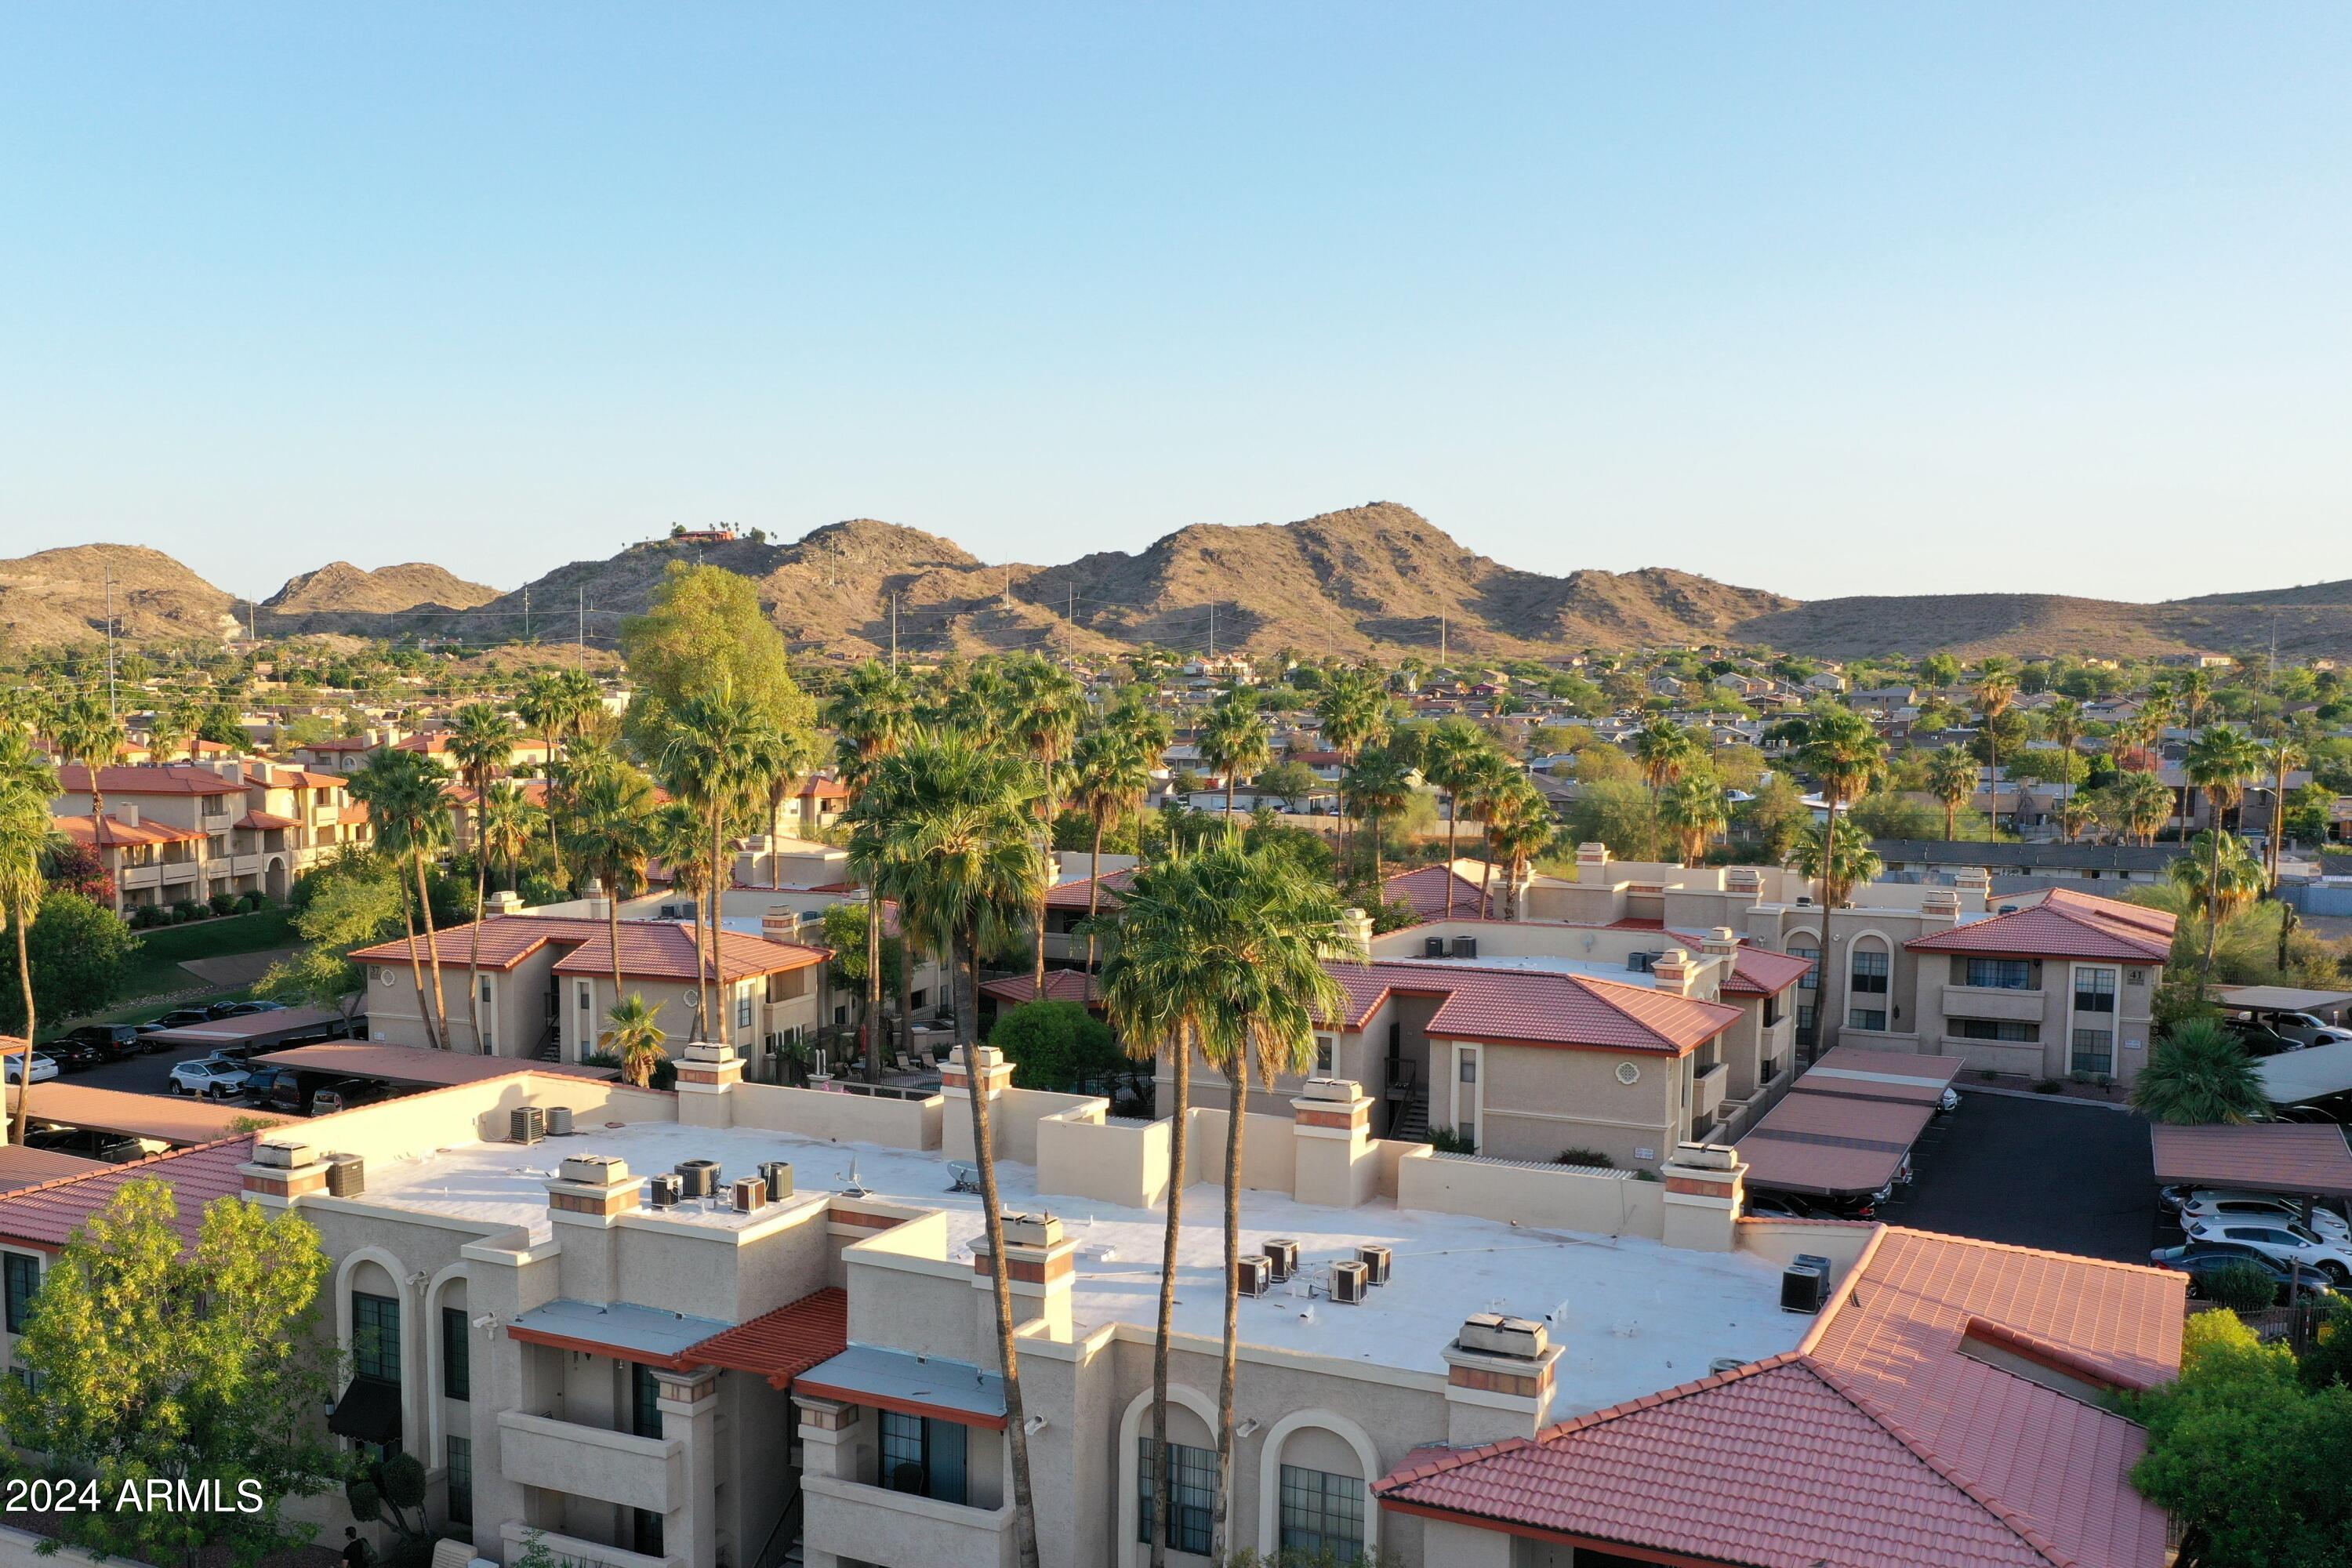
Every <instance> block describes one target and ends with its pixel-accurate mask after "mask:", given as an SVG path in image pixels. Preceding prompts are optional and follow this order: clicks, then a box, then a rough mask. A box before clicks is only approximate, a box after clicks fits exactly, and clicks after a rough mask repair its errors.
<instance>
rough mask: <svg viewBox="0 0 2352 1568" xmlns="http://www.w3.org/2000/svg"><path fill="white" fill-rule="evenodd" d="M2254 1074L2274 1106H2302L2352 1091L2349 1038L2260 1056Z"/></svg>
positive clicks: (2351, 1041) (2351, 1046) (2351, 1052)
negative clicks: (2330, 1044) (2323, 1044)
mask: <svg viewBox="0 0 2352 1568" xmlns="http://www.w3.org/2000/svg"><path fill="white" fill-rule="evenodd" d="M2254 1073H2255V1076H2256V1077H2258V1078H2260V1079H2262V1080H2263V1094H2264V1095H2266V1096H2267V1097H2269V1100H2270V1102H2271V1103H2272V1104H2273V1105H2303V1104H2305V1103H2307V1102H2309V1101H2311V1100H2326V1098H2327V1097H2328V1096H2329V1095H2332V1094H2344V1093H2346V1092H2347V1091H2352V1040H2343V1041H2338V1042H2337V1043H2336V1044H2335V1045H2332V1046H2306V1047H2304V1048H2303V1049H2302V1050H2299V1051H2281V1052H2279V1053H2278V1055H2276V1056H2274V1057H2262V1058H2257V1059H2256V1061H2255V1062H2254Z"/></svg>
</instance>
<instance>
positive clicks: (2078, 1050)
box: [2074, 1029, 2116, 1072]
mask: <svg viewBox="0 0 2352 1568" xmlns="http://www.w3.org/2000/svg"><path fill="white" fill-rule="evenodd" d="M2074 1070H2075V1071H2076V1072H2113V1071H2115V1070H2116V1037H2115V1031H2114V1030H2112V1029H2077V1030H2075V1031H2074Z"/></svg>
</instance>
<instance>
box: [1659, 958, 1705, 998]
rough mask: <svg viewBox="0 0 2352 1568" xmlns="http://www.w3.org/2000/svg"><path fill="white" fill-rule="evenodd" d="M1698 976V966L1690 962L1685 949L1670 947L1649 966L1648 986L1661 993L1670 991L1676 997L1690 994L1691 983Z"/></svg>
mask: <svg viewBox="0 0 2352 1568" xmlns="http://www.w3.org/2000/svg"><path fill="white" fill-rule="evenodd" d="M1697 976H1698V966H1697V965H1696V964H1695V963H1692V962H1691V957H1690V952H1689V950H1688V949H1686V948H1680V947H1670V948H1668V949H1666V951H1665V952H1662V953H1660V954H1659V955H1658V961H1657V962H1656V963H1654V964H1652V965H1651V966H1650V984H1653V985H1654V986H1655V987H1656V988H1657V989H1659V990H1661V991H1671V992H1673V993H1674V994H1675V995H1677V996H1687V995H1689V994H1691V982H1692V981H1693V980H1695V979H1696V978H1697Z"/></svg>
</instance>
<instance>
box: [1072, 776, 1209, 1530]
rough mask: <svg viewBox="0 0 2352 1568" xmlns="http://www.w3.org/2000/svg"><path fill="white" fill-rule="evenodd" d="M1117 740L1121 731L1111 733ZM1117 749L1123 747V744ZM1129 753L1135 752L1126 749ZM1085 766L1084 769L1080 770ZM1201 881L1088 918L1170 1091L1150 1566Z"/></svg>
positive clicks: (1121, 1010) (1161, 1502)
mask: <svg viewBox="0 0 2352 1568" xmlns="http://www.w3.org/2000/svg"><path fill="white" fill-rule="evenodd" d="M1108 738H1109V739H1110V740H1111V741H1112V742H1114V743H1117V742H1118V737H1116V736H1111V737H1108ZM1119 750H1121V751H1122V752H1126V751H1127V750H1128V749H1127V748H1126V747H1124V746H1120V747H1119ZM1129 754H1132V753H1131V752H1130V753H1129ZM1083 771H1084V770H1083V767H1082V768H1081V772H1082V773H1083ZM1204 898H1205V895H1204V894H1203V892H1202V885H1201V879H1200V876H1199V874H1198V873H1197V872H1196V871H1195V869H1194V868H1193V865H1192V862H1191V861H1188V860H1184V859H1181V858H1179V859H1176V860H1172V861H1170V862H1167V863H1165V864H1162V865H1158V866H1148V867H1145V868H1142V869H1140V870H1139V871H1137V872H1136V874H1135V877H1134V879H1132V880H1131V881H1130V882H1129V885H1128V889H1127V893H1126V895H1125V898H1124V900H1123V901H1122V902H1121V904H1120V906H1119V910H1118V914H1117V916H1115V917H1114V918H1112V919H1111V920H1110V921H1103V920H1102V919H1101V917H1099V916H1089V917H1088V920H1087V942H1088V944H1089V945H1090V946H1091V944H1092V942H1093V941H1094V934H1095V931H1096V928H1097V925H1098V924H1107V925H1108V927H1109V928H1110V932H1109V934H1110V951H1109V952H1108V955H1107V957H1106V958H1105V960H1104V963H1103V974H1102V998H1103V1010H1104V1012H1105V1014H1106V1015H1107V1016H1108V1018H1109V1020H1110V1023H1111V1026H1113V1027H1114V1028H1116V1029H1117V1030H1118V1036H1119V1039H1120V1041H1121V1042H1122V1043H1123V1044H1124V1045H1125V1047H1126V1048H1127V1051H1128V1054H1129V1055H1130V1056H1133V1057H1137V1058H1144V1059H1149V1058H1151V1057H1153V1056H1156V1055H1160V1054H1161V1053H1165V1054H1166V1056H1167V1058H1168V1063H1169V1068H1170V1074H1171V1097H1170V1100H1169V1103H1168V1104H1167V1105H1165V1106H1156V1107H1154V1113H1155V1114H1157V1115H1161V1116H1164V1117H1165V1118H1166V1119H1167V1121H1168V1140H1169V1142H1168V1169H1169V1173H1170V1175H1169V1182H1168V1213H1167V1215H1166V1219H1165V1223H1164V1226H1163V1229H1162V1231H1161V1239H1160V1316H1159V1321H1158V1326H1157V1328H1156V1330H1155V1331H1154V1333H1153V1336H1152V1343H1151V1452H1152V1454H1153V1456H1154V1458H1155V1464H1154V1466H1153V1476H1152V1483H1151V1490H1152V1510H1151V1517H1152V1518H1153V1520H1155V1521H1160V1522H1159V1524H1158V1526H1157V1527H1156V1528H1155V1529H1154V1530H1153V1531H1152V1532H1151V1562H1152V1563H1153V1565H1154V1568H1159V1565H1160V1564H1161V1563H1165V1562H1166V1561H1167V1554H1168V1525H1167V1521H1169V1520H1170V1519H1171V1518H1172V1517H1173V1515H1172V1514H1171V1511H1170V1509H1171V1503H1172V1501H1173V1499H1172V1496H1171V1492H1172V1480H1171V1468H1172V1467H1171V1459H1172V1457H1173V1456H1172V1453H1171V1448H1170V1447H1169V1443H1168V1355H1169V1344H1170V1342H1171V1338H1172V1336H1173V1334H1174V1332H1175V1318H1176V1264H1177V1254H1178V1250H1179V1247H1180V1243H1181V1239H1182V1235H1183V1226H1184V1175H1183V1173H1184V1171H1185V1169H1186V1161H1187V1159H1188V1157H1189V1154H1188V1151H1187V1148H1186V1142H1187V1136H1186V1135H1187V1133H1188V1131H1190V1123H1191V1120H1192V1119H1191V1117H1190V1116H1189V1114H1188V1111H1189V1110H1190V1109H1191V1105H1192V1050H1193V1046H1194V1042H1196V1041H1198V1040H1199V1039H1201V1038H1202V1035H1203V1033H1204V1031H1205V1030H1206V1028H1207V1027H1208V1024H1209V1019H1210V1017H1211V1016H1212V1015H1213V1013H1214V1012H1215V1011H1216V1010H1217V1008H1218V1007H1219V1006H1220V1005H1221V1004H1222V1002H1223V996H1222V995H1221V994H1220V993H1219V991H1218V989H1217V980H1216V971H1215V966H1214V965H1213V963H1210V962H1209V959H1210V957H1211V953H1210V950H1209V949H1208V948H1207V947H1206V946H1205V945H1204V944H1203V943H1202V941H1201V940H1200V933H1201V931H1202V929H1203V928H1205V927H1207V926H1209V925H1211V924H1212V923H1213V916H1214V911H1213V910H1211V909H1209V908H1208V907H1207V906H1206V904H1205V902H1204Z"/></svg>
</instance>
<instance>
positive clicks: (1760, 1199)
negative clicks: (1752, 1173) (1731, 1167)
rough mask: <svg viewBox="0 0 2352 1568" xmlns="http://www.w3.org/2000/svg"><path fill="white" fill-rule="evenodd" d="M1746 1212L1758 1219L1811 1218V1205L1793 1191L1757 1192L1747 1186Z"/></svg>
mask: <svg viewBox="0 0 2352 1568" xmlns="http://www.w3.org/2000/svg"><path fill="white" fill-rule="evenodd" d="M1747 1212H1748V1214H1750V1215H1754V1216H1756V1217H1757V1218H1759V1219H1811V1218H1812V1217H1813V1208H1812V1205H1810V1204H1808V1203H1807V1202H1805V1200H1804V1199H1802V1198H1801V1197H1798V1196H1797V1195H1796V1194H1793V1193H1774V1192H1759V1191H1757V1190H1756V1189H1754V1188H1752V1187H1751V1188H1749V1189H1748V1208H1747Z"/></svg>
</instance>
